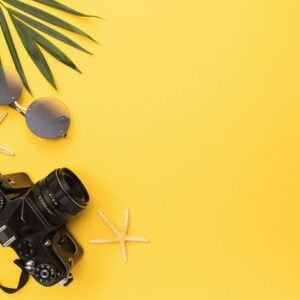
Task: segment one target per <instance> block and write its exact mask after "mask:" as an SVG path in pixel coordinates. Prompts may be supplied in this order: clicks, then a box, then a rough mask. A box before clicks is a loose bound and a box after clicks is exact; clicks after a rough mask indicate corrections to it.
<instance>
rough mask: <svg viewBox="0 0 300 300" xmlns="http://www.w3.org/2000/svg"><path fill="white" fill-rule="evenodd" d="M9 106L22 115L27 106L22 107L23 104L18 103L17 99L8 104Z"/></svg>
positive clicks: (24, 113)
mask: <svg viewBox="0 0 300 300" xmlns="http://www.w3.org/2000/svg"><path fill="white" fill-rule="evenodd" d="M9 106H10V107H12V108H13V109H15V110H16V111H17V112H19V113H20V114H22V115H23V116H25V115H26V112H27V107H24V106H22V105H20V104H19V103H18V102H17V101H15V102H13V103H11V104H9Z"/></svg>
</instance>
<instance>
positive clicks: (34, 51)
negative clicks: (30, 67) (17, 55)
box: [12, 18, 56, 88]
mask: <svg viewBox="0 0 300 300" xmlns="http://www.w3.org/2000/svg"><path fill="white" fill-rule="evenodd" d="M12 21H13V23H14V25H15V28H16V30H17V32H18V34H19V36H20V39H21V41H22V43H23V45H24V47H25V49H26V51H27V53H28V54H29V56H30V57H31V59H32V61H33V62H34V63H35V65H36V66H37V67H38V69H39V70H40V72H41V73H42V74H43V76H44V77H45V78H46V79H47V80H48V82H49V83H50V84H51V85H52V86H53V87H54V88H56V84H55V81H54V77H53V74H52V72H51V70H50V68H49V65H48V63H47V61H46V59H45V57H44V55H43V53H42V51H41V50H40V48H39V47H38V46H37V44H36V43H35V42H34V40H33V39H32V37H31V36H30V33H29V32H28V30H27V28H26V27H24V26H22V24H21V22H16V19H14V18H13V19H12Z"/></svg>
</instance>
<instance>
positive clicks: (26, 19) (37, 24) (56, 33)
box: [8, 8, 91, 54]
mask: <svg viewBox="0 0 300 300" xmlns="http://www.w3.org/2000/svg"><path fill="white" fill-rule="evenodd" d="M8 11H9V12H10V14H12V15H14V16H16V17H17V18H18V19H20V20H21V21H23V22H25V23H27V24H28V25H30V26H32V27H34V28H36V29H38V30H40V31H42V32H44V33H46V34H48V35H50V36H52V37H54V38H56V39H57V40H60V41H61V42H63V43H65V44H67V45H69V46H72V47H74V48H76V49H78V50H80V51H83V52H85V53H88V54H91V52H89V51H88V50H86V49H84V48H83V47H81V46H80V45H78V44H77V43H75V42H74V41H72V40H71V39H70V38H68V37H67V36H65V35H64V34H62V33H60V32H59V31H57V30H54V29H53V28H51V27H49V26H46V25H44V24H43V23H41V22H38V21H36V20H34V19H32V18H30V17H28V16H26V15H24V14H22V13H19V12H18V11H16V10H14V9H11V8H8Z"/></svg>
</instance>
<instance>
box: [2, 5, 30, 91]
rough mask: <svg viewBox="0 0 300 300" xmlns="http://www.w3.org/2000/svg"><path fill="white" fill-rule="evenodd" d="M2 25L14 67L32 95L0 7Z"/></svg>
mask: <svg viewBox="0 0 300 300" xmlns="http://www.w3.org/2000/svg"><path fill="white" fill-rule="evenodd" d="M0 25H1V29H2V32H3V35H4V38H5V41H6V43H7V46H8V49H9V51H10V54H11V57H12V59H13V62H14V65H15V67H16V69H17V71H18V73H19V75H20V78H21V80H22V82H23V84H24V86H25V87H26V89H27V90H28V91H29V92H30V93H31V90H30V88H29V85H28V82H27V79H26V76H25V74H24V70H23V67H22V65H21V62H20V58H19V55H18V53H17V50H16V47H15V44H14V42H13V39H12V36H11V33H10V30H9V27H8V24H7V22H6V19H5V15H4V13H3V10H2V8H1V7H0Z"/></svg>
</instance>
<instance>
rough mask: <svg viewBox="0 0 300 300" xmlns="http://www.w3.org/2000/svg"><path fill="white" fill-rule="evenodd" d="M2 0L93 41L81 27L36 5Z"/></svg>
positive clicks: (15, 0)
mask: <svg viewBox="0 0 300 300" xmlns="http://www.w3.org/2000/svg"><path fill="white" fill-rule="evenodd" d="M3 1H4V2H6V3H8V4H10V5H12V6H14V7H16V8H18V9H20V10H22V11H25V12H26V13H28V14H31V15H33V16H35V17H37V18H39V19H41V20H43V21H46V22H48V23H50V24H53V25H55V26H58V27H61V28H64V29H66V30H69V31H71V32H74V33H77V34H79V35H81V36H84V37H87V38H88V39H90V40H92V41H95V40H94V39H93V38H92V37H91V36H89V35H88V34H87V33H85V32H83V31H82V30H81V29H79V28H77V27H75V26H73V25H71V24H69V23H67V22H66V21H64V20H62V19H60V18H58V17H56V16H54V15H52V14H49V13H47V12H45V11H43V10H41V9H39V8H37V7H34V6H32V5H29V4H26V3H24V2H21V1H19V0H3Z"/></svg>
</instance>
